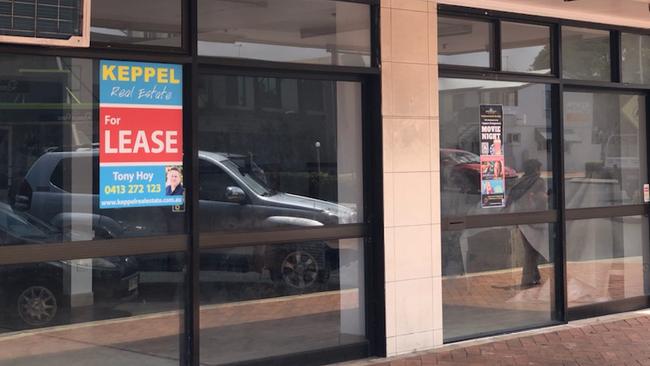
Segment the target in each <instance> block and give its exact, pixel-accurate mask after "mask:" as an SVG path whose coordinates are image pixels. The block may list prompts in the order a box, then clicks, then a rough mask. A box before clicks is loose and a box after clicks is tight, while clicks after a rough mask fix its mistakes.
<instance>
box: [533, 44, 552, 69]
mask: <svg viewBox="0 0 650 366" xmlns="http://www.w3.org/2000/svg"><path fill="white" fill-rule="evenodd" d="M550 59H551V50H550V48H549V45H547V44H546V45H544V48H542V49H541V50H540V51H539V53H538V54H537V56H535V60H533V63H532V64H531V65H530V67H529V69H530V70H541V69H545V68H548V65H549V60H550Z"/></svg>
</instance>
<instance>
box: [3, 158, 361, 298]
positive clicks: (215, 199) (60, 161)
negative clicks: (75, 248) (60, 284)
mask: <svg viewBox="0 0 650 366" xmlns="http://www.w3.org/2000/svg"><path fill="white" fill-rule="evenodd" d="M98 163H99V162H98V152H97V150H94V149H93V150H78V151H61V152H60V151H54V152H47V153H45V154H44V155H42V156H41V157H40V158H39V159H38V160H37V161H36V162H35V163H34V164H33V165H32V167H31V168H30V170H29V171H28V172H27V174H26V176H25V179H24V181H23V183H22V184H21V186H20V188H19V192H18V194H17V195H16V199H15V206H16V208H18V209H21V210H25V211H28V212H29V213H31V214H32V215H34V216H37V217H39V218H41V219H42V220H45V221H48V222H51V223H52V224H53V225H56V226H59V227H65V226H71V227H73V226H75V222H79V223H81V225H82V226H83V225H92V229H93V231H94V235H95V237H105V238H116V237H128V236H130V237H132V236H144V235H162V234H167V233H169V232H179V231H181V230H182V227H180V228H179V227H174V226H173V225H178V224H182V222H183V220H182V219H180V217H178V214H174V213H172V209H171V208H170V207H153V208H152V207H144V208H117V209H99V195H98V191H99V186H98V184H99V183H98V177H97V166H98ZM73 169H74V171H82V170H83V169H88V170H91V171H93V172H95V173H94V176H91V175H90V174H88V176H87V177H84V176H83V174H79V175H75V177H74V180H71V179H69V178H70V172H71V171H73ZM199 175H200V188H199V189H200V192H199V198H200V210H201V215H200V218H199V220H200V221H199V223H200V227H201V229H202V231H219V230H228V229H252V228H272V227H280V226H294V227H295V226H303V227H306V226H322V225H329V224H337V223H353V222H356V212H355V211H354V210H353V209H350V208H347V207H345V206H342V205H339V204H336V203H331V202H327V201H323V200H318V199H314V198H310V197H304V196H298V195H293V194H289V193H283V192H277V191H275V190H273V189H271V188H270V187H268V185H267V184H266V183H265V181H266V179H265V177H264V173H263V171H262V169H260V168H259V167H258V166H257V165H256V164H255V163H254V162H253V161H252V159H250V158H248V157H245V156H242V155H233V154H224V153H214V152H204V151H201V152H199ZM84 179H85V180H86V181H84ZM71 192H74V193H71ZM264 248H265V249H264V250H263V251H262V253H259V251H255V250H254V249H253V248H238V249H232V250H230V251H221V252H222V254H221V256H223V255H227V256H228V258H230V260H228V261H225V260H224V259H223V258H215V259H214V260H212V261H209V262H208V263H205V266H208V265H210V266H213V267H212V268H213V269H214V266H217V267H218V266H219V265H220V264H223V265H224V266H226V265H227V268H225V270H229V271H240V272H248V271H256V272H260V273H261V272H262V271H263V270H264V269H265V268H266V269H268V270H269V271H270V274H271V276H272V277H274V278H275V279H281V280H282V281H283V282H284V283H285V284H286V285H288V286H290V287H293V288H306V287H309V286H311V285H313V284H314V283H315V282H316V281H317V280H318V279H320V280H324V279H326V278H327V277H328V276H329V270H330V269H333V268H335V267H336V266H337V265H336V263H331V261H328V260H327V258H336V257H338V256H337V255H336V254H337V253H336V248H331V247H329V246H327V245H326V244H325V243H320V244H316V245H315V244H313V243H312V244H300V245H274V246H268V247H267V246H264ZM223 252H229V253H227V254H223ZM260 256H261V258H260ZM228 263H230V264H228ZM232 263H238V265H236V266H234V268H233V265H232Z"/></svg>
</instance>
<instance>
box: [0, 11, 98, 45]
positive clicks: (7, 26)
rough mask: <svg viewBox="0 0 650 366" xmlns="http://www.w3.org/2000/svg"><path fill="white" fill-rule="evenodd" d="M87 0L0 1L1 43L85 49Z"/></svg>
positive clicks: (87, 23)
mask: <svg viewBox="0 0 650 366" xmlns="http://www.w3.org/2000/svg"><path fill="white" fill-rule="evenodd" d="M89 15H90V1H89V0H0V42H9V43H27V44H44V45H59V46H77V47H87V46H88V45H89V34H88V33H89V32H88V30H89V29H90V16H89Z"/></svg>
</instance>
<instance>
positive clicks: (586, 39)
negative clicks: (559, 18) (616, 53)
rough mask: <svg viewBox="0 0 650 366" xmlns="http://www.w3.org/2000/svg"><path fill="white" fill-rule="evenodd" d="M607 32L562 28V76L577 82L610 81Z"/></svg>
mask: <svg viewBox="0 0 650 366" xmlns="http://www.w3.org/2000/svg"><path fill="white" fill-rule="evenodd" d="M610 58H611V56H610V41H609V31H605V30H598V29H589V28H576V27H566V26H563V27H562V76H563V77H564V78H566V79H578V80H600V81H610V80H611V60H610Z"/></svg>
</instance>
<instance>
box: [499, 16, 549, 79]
mask: <svg viewBox="0 0 650 366" xmlns="http://www.w3.org/2000/svg"><path fill="white" fill-rule="evenodd" d="M550 46H551V30H550V28H549V27H548V26H542V25H533V24H523V23H513V22H501V69H502V70H504V71H515V72H530V73H535V74H550V73H551V47H550Z"/></svg>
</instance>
